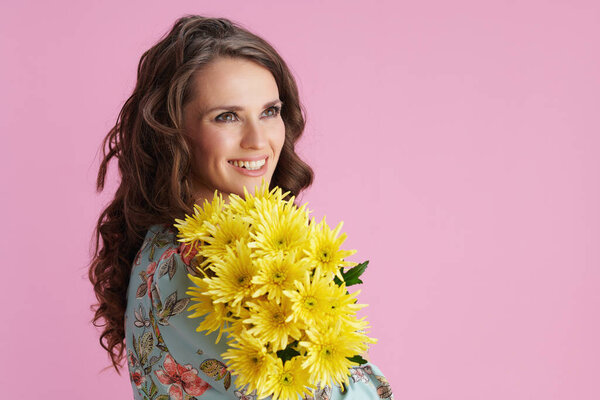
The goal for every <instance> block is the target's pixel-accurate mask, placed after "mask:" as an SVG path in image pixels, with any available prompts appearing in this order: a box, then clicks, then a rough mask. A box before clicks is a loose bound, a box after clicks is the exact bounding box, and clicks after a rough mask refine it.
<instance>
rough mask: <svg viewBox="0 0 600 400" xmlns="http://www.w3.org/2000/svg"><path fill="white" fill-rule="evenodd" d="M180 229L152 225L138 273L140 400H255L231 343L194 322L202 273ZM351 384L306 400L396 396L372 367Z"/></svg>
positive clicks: (131, 295)
mask: <svg viewBox="0 0 600 400" xmlns="http://www.w3.org/2000/svg"><path fill="white" fill-rule="evenodd" d="M173 229H174V228H172V227H169V226H166V225H165V226H163V225H154V226H152V227H150V229H149V230H148V233H147V235H146V238H145V240H144V242H143V244H142V246H141V248H140V250H139V252H138V254H137V255H136V258H135V261H134V263H133V268H132V271H131V280H130V283H129V289H128V293H127V310H126V312H125V343H126V349H127V364H128V367H129V375H130V378H131V386H132V389H133V394H134V398H135V399H140V400H141V399H144V400H146V399H147V400H169V399H174V400H191V399H207V400H219V399H238V400H239V399H241V400H256V395H255V393H246V392H245V391H244V390H243V389H242V390H240V389H239V388H237V387H236V386H235V377H233V376H232V375H231V373H230V371H228V370H227V367H226V365H225V363H224V361H223V359H222V358H221V354H222V353H224V352H225V351H226V347H227V340H226V339H227V338H226V337H224V338H221V341H220V342H219V343H218V344H215V339H216V337H217V334H216V332H213V333H212V334H209V335H205V332H196V327H197V326H198V323H199V321H200V320H199V319H198V318H194V319H190V318H188V317H187V315H188V314H189V312H188V311H187V308H188V307H189V303H190V297H189V296H188V295H186V294H185V292H186V291H187V288H188V287H189V286H193V283H192V282H191V281H190V279H189V277H188V274H192V275H198V272H197V270H196V269H195V263H196V261H195V259H194V257H193V256H194V253H193V252H192V251H191V249H190V248H189V247H188V246H186V245H184V244H182V243H180V242H178V241H177V237H176V232H175V231H174V230H173ZM350 372H351V377H350V384H349V385H348V386H347V387H338V386H333V387H330V386H325V387H324V388H317V390H315V391H314V392H313V394H312V396H306V397H304V399H303V400H309V399H311V400H334V399H347V400H355V399H393V395H392V391H391V388H390V385H389V383H388V382H387V380H386V379H385V377H384V376H383V374H382V373H381V371H379V369H378V368H377V367H376V366H375V365H373V364H371V363H368V364H364V365H362V366H360V367H354V368H352V369H351V371H350Z"/></svg>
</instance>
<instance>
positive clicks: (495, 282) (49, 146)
mask: <svg viewBox="0 0 600 400" xmlns="http://www.w3.org/2000/svg"><path fill="white" fill-rule="evenodd" d="M186 13H196V14H203V15H207V16H224V17H228V18H231V19H233V20H235V21H238V22H240V23H242V24H243V25H245V26H246V27H248V28H250V29H251V30H253V31H255V32H257V33H258V34H260V35H262V36H264V37H265V38H267V39H268V40H269V41H270V42H271V43H273V44H274V45H275V47H276V48H277V49H278V50H279V51H280V52H281V54H282V55H283V57H284V58H285V59H286V60H287V62H288V63H289V65H290V67H291V68H292V70H293V71H294V73H295V75H296V77H297V80H298V83H299V87H300V92H301V97H302V99H303V102H304V104H305V105H306V108H307V110H308V117H307V122H308V124H307V129H306V136H305V138H304V139H303V141H302V143H301V145H300V152H301V154H303V155H304V156H305V158H306V159H307V160H308V161H309V163H311V164H312V165H313V166H314V168H315V171H316V180H315V183H314V186H313V187H312V188H311V189H310V190H309V191H308V192H306V194H305V196H304V197H303V200H306V201H309V202H310V205H311V208H312V209H313V210H314V212H315V215H323V214H327V219H328V221H329V222H330V223H335V222H337V221H339V220H344V221H345V226H344V227H345V231H346V232H347V233H348V235H349V239H348V241H347V245H348V247H349V248H356V249H358V254H357V256H356V260H359V259H360V260H362V259H370V260H371V267H370V269H369V270H368V273H367V274H366V282H367V285H366V286H365V287H364V288H363V291H362V294H361V297H360V299H361V302H364V303H369V304H370V307H369V308H367V312H366V313H367V315H368V316H369V320H370V321H371V324H372V325H373V330H372V335H373V336H374V337H377V338H379V343H378V344H377V345H375V346H374V347H373V348H372V350H371V352H370V355H371V359H372V360H373V362H375V363H376V364H377V365H378V366H380V367H381V369H382V370H383V372H384V373H385V374H386V375H387V377H388V378H389V380H390V382H391V384H392V387H393V389H394V391H395V396H396V399H457V400H458V399H460V400H467V399H489V400H493V399H498V400H500V399H507V398H510V399H514V400H521V399H546V400H550V399H565V400H566V399H581V400H584V399H590V400H591V399H598V398H600V386H599V385H598V378H599V377H600V361H599V360H600V344H599V341H598V338H599V337H600V322H599V310H600V290H599V289H600V250H599V248H600V246H599V239H600V208H599V206H598V205H599V204H600V190H599V189H600V188H599V186H600V157H599V155H600V120H599V117H598V115H599V111H600V109H599V107H600V75H599V73H598V71H600V45H599V40H598V39H599V37H600V3H598V2H597V1H592V0H591V1H582V0H569V1H567V0H564V1H558V0H555V1H494V2H491V1H483V2H482V1H475V0H474V1H467V0H456V1H451V2H450V1H441V0H440V1H419V2H416V1H414V2H400V1H369V2H367V1H360V2H357V1H347V0H342V1H302V2H300V1H297V2H274V1H223V2H208V1H179V2H166V1H148V0H145V1H127V2H121V1H115V0H105V1H102V2H100V1H84V2H80V1H53V2H32V1H20V2H16V1H14V2H3V4H2V6H0V51H1V54H2V61H1V62H0V80H1V88H2V89H1V93H2V94H1V96H0V102H1V103H0V116H1V118H0V124H1V125H0V131H1V132H2V141H3V146H1V147H0V151H1V156H0V167H1V174H2V185H1V188H2V189H1V190H2V196H1V199H2V200H1V201H2V207H1V210H2V211H1V212H2V230H1V235H2V237H1V240H0V243H1V244H0V245H1V246H2V248H1V250H2V261H3V267H2V275H3V277H2V279H1V280H0V296H1V301H2V302H1V305H2V310H3V311H2V322H1V323H0V341H1V343H0V349H1V352H2V355H1V357H0V358H1V359H2V362H1V363H0V382H1V383H2V385H0V388H1V389H0V397H1V398H6V399H8V398H19V399H34V398H40V397H41V398H46V399H54V398H57V399H58V398H73V399H106V398H111V399H116V398H119V399H126V398H131V389H130V385H129V381H128V376H127V374H126V373H125V374H124V375H123V376H118V375H116V374H115V373H114V372H112V371H110V370H105V371H102V369H103V368H104V367H106V366H107V365H108V364H107V357H106V355H105V354H104V352H103V351H102V350H101V349H100V347H99V346H98V345H97V336H98V333H97V331H96V330H95V329H94V328H92V327H91V326H90V324H89V319H90V317H91V314H90V312H89V305H90V303H91V302H92V300H93V297H92V291H91V287H90V284H89V283H88V281H87V278H86V268H85V266H86V264H87V262H88V261H89V255H90V238H91V232H92V228H93V225H94V221H95V220H96V218H97V216H98V213H99V211H100V208H101V206H102V205H103V204H104V203H105V202H106V201H107V200H108V198H109V195H110V194H111V190H112V189H114V186H111V188H110V189H109V191H108V193H106V194H103V195H101V196H98V195H96V194H95V192H94V180H95V174H96V172H97V165H98V159H97V158H96V156H97V154H96V153H97V151H98V149H99V146H100V141H101V139H102V138H103V137H104V135H105V134H106V132H107V131H108V129H109V128H110V127H111V125H112V124H113V123H114V121H115V119H116V116H117V113H118V111H119V109H120V107H121V105H122V104H123V102H124V101H125V99H126V98H127V96H128V95H129V93H130V92H131V90H132V88H133V85H134V82H135V71H136V67H137V62H138V60H139V57H140V56H141V54H142V52H143V51H144V50H146V49H147V48H148V47H149V46H151V45H152V44H153V43H154V42H156V41H157V40H158V39H159V37H160V36H161V35H162V34H163V33H165V32H166V31H167V29H169V27H170V25H171V24H172V23H173V22H174V20H175V19H176V18H177V17H179V16H181V15H183V14H186Z"/></svg>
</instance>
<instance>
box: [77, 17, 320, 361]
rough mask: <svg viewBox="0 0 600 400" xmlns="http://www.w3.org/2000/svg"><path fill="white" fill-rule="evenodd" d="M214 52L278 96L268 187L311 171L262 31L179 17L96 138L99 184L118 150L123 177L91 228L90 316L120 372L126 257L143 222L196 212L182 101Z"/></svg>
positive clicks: (294, 182) (284, 79) (299, 126)
mask: <svg viewBox="0 0 600 400" xmlns="http://www.w3.org/2000/svg"><path fill="white" fill-rule="evenodd" d="M217 57H242V58H245V59H248V60H250V61H254V62H256V63H258V64H260V65H262V66H264V67H265V68H267V69H268V70H269V71H270V72H271V73H272V74H273V77H274V78H275V81H276V83H277V86H278V89H279V96H280V99H281V100H282V101H283V106H282V109H281V117H282V119H283V121H284V124H285V141H284V144H283V148H282V150H281V154H280V156H279V162H278V164H277V167H276V169H275V172H274V174H273V177H272V179H271V187H273V186H279V187H281V188H282V189H284V191H290V192H291V194H292V195H295V196H297V195H298V194H299V192H300V191H301V190H303V189H304V188H306V187H308V186H309V185H310V184H311V183H312V179H313V172H312V170H311V168H310V167H309V166H308V165H307V164H306V163H305V162H303V161H302V160H301V159H300V157H299V156H298V155H297V154H296V152H295V150H294V146H295V144H296V142H297V140H298V139H299V137H300V136H301V135H302V132H303V131H304V125H305V120H304V114H305V110H304V107H303V106H302V105H301V103H300V100H299V97H298V88H297V86H296V82H295V80H294V78H293V76H292V74H291V72H290V70H289V69H288V67H287V65H286V64H285V62H284V61H283V59H282V58H281V57H280V56H279V54H277V52H276V51H275V49H274V48H273V47H272V46H271V45H270V44H269V43H268V42H266V41H265V40H263V39H262V38H260V37H258V36H256V35H254V34H252V33H250V32H249V31H247V30H246V29H244V28H242V27H241V26H239V25H238V24H236V23H233V22H231V21H230V20H228V19H225V18H206V17H201V16H197V15H188V16H185V17H182V18H180V19H178V20H177V21H176V22H175V24H174V26H173V28H172V29H171V30H170V32H168V33H167V34H166V35H165V36H164V37H163V38H162V39H161V40H160V41H159V42H158V43H157V44H156V45H154V46H153V47H152V48H151V49H149V50H148V51H146V52H145V53H144V54H143V55H142V57H141V59H140V62H139V66H138V71H137V83H136V86H135V89H134V90H133V93H132V95H131V96H130V97H129V99H127V101H126V102H125V104H124V105H123V108H122V109H121V111H120V113H119V116H118V118H117V122H116V124H115V126H114V127H113V128H112V129H111V130H110V131H109V133H108V134H107V136H106V137H105V138H104V141H103V142H102V150H103V159H102V162H101V164H100V168H99V171H98V179H97V182H96V186H97V191H98V192H101V191H102V190H103V189H104V184H105V178H106V174H107V168H108V165H109V163H110V161H111V160H112V159H113V158H116V159H117V161H118V170H119V173H120V177H121V182H120V185H119V187H118V189H117V191H116V193H115V196H114V198H113V200H112V201H111V202H110V204H109V205H108V206H107V207H106V208H105V209H104V211H102V213H101V214H100V216H99V218H98V223H97V225H96V229H95V232H94V234H95V235H94V236H95V250H94V255H93V258H92V261H91V263H90V269H89V279H90V281H91V282H92V284H93V286H94V292H95V294H96V298H97V300H98V303H96V304H94V305H93V306H92V310H93V311H94V317H93V319H92V322H93V324H94V325H95V326H97V327H102V328H103V331H102V333H101V335H100V339H99V340H100V345H101V346H102V347H103V348H104V349H105V350H106V351H107V352H108V354H109V356H110V359H111V362H112V365H113V366H114V368H115V369H116V370H117V372H119V368H120V367H121V364H122V361H123V358H124V352H125V343H124V338H125V326H124V315H125V307H126V293H127V287H128V285H129V275H130V273H131V267H132V263H133V260H134V258H135V256H136V254H137V252H138V250H139V248H140V246H141V245H142V241H143V239H144V237H145V234H146V232H147V229H148V228H149V227H150V226H151V225H154V224H168V225H172V224H173V222H174V219H175V218H183V217H184V215H185V214H191V213H192V212H193V204H194V200H195V199H194V196H193V193H192V182H191V162H192V153H191V150H190V147H189V145H188V142H187V141H186V138H185V137H184V134H183V130H182V127H183V107H184V105H185V104H187V102H189V101H190V100H191V97H192V96H193V93H192V88H191V87H192V85H191V83H192V80H193V76H194V73H195V72H196V71H198V70H200V69H201V68H202V67H203V66H205V65H207V64H208V63H210V62H211V61H213V60H214V59H215V58H217Z"/></svg>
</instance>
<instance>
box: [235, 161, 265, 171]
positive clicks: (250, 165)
mask: <svg viewBox="0 0 600 400" xmlns="http://www.w3.org/2000/svg"><path fill="white" fill-rule="evenodd" d="M265 161H266V158H265V159H264V160H259V161H237V160H235V161H229V163H230V164H233V165H235V166H236V167H240V168H246V169H249V170H257V169H261V168H262V166H263V165H265Z"/></svg>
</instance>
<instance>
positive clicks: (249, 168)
mask: <svg viewBox="0 0 600 400" xmlns="http://www.w3.org/2000/svg"><path fill="white" fill-rule="evenodd" d="M267 160H268V158H267V157H263V156H261V158H260V159H258V160H256V161H254V160H252V159H248V158H247V159H243V160H230V161H228V163H229V164H230V165H231V166H232V167H233V168H235V169H236V170H237V171H238V172H240V173H242V174H244V175H248V176H262V175H264V173H265V172H266V171H267V169H268V165H267Z"/></svg>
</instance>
